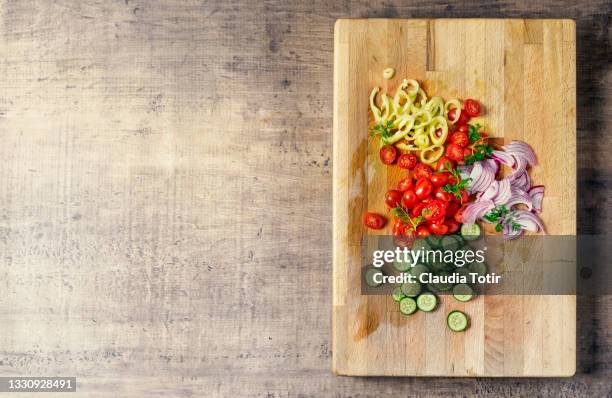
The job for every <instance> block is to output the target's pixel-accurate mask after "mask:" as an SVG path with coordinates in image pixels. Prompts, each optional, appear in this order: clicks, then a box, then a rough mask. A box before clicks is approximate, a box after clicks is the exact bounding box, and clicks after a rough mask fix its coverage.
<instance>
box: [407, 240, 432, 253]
mask: <svg viewBox="0 0 612 398" xmlns="http://www.w3.org/2000/svg"><path fill="white" fill-rule="evenodd" d="M410 250H412V251H415V252H416V251H419V250H423V251H426V250H431V247H430V246H429V244H428V243H427V240H425V239H417V240H415V241H414V242H413V243H412V249H410Z"/></svg>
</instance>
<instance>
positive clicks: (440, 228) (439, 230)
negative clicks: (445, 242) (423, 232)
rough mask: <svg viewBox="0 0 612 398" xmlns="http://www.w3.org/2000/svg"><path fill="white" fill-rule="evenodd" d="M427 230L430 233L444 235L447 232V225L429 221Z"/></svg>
mask: <svg viewBox="0 0 612 398" xmlns="http://www.w3.org/2000/svg"><path fill="white" fill-rule="evenodd" d="M429 230H430V231H431V233H432V234H436V235H445V234H446V233H447V232H448V225H446V224H443V223H429Z"/></svg>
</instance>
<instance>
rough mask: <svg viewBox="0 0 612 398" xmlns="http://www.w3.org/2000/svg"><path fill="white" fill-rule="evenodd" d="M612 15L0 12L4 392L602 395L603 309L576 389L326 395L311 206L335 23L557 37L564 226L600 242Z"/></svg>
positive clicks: (370, 385) (602, 305) (429, 7)
mask: <svg viewBox="0 0 612 398" xmlns="http://www.w3.org/2000/svg"><path fill="white" fill-rule="evenodd" d="M609 12H610V7H609V2H607V1H603V0H598V1H589V2H581V3H580V4H579V3H578V2H575V1H557V0H547V1H542V2H533V1H529V2H524V3H522V2H517V1H493V0H490V1H483V2H480V3H479V4H477V5H476V4H475V3H473V2H465V1H461V2H458V1H457V2H453V1H451V2H447V1H438V0H433V1H432V0H427V1H425V0H415V1H411V2H399V1H397V2H396V1H382V0H380V1H379V0H368V1H343V2H329V1H325V2H322V1H317V0H315V1H312V2H302V1H284V2H273V1H262V2H253V1H248V2H247V1H240V2H228V1H206V2H202V1H191V0H187V1H174V0H165V1H156V2H145V1H142V0H127V1H126V0H120V1H103V2H102V1H97V2H94V1H80V2H75V1H68V0H58V1H45V0H37V1H28V2H15V1H10V2H9V1H0V21H1V24H0V71H1V72H2V73H0V136H1V137H2V143H1V145H0V159H1V162H0V287H1V294H0V323H1V325H2V327H0V373H1V374H2V375H37V374H38V375H40V374H44V375H46V374H57V375H75V376H77V377H78V389H79V390H78V392H77V393H71V394H66V395H65V396H66V397H81V396H82V397H116V396H121V397H144V396H146V397H175V396H176V397H178V396H181V397H189V396H207V397H225V396H236V395H237V394H238V393H239V394H240V396H244V397H275V398H276V397H288V396H291V397H295V396H303V397H324V396H332V397H357V396H358V397H397V396H416V395H420V396H441V395H444V396H448V395H453V394H457V395H462V396H479V397H482V396H491V397H499V396H517V395H518V396H534V395H538V396H551V397H552V396H554V397H559V396H589V397H600V396H605V395H606V394H607V393H608V391H609V387H610V384H609V380H610V378H611V377H612V373H611V369H612V355H611V353H612V339H611V336H610V334H609V330H610V328H612V316H611V311H612V298H611V297H582V298H579V300H578V326H579V329H578V340H577V344H578V365H579V369H578V374H577V376H575V377H573V378H571V379H527V380H517V379H512V378H510V379H501V380H497V379H487V378H478V379H444V378H442V379H431V378H429V379H426V378H425V379H406V378H347V377H337V376H334V375H332V373H331V372H330V369H329V368H330V363H331V343H330V339H331V314H330V310H329V308H330V304H331V302H332V294H331V291H332V286H331V274H332V267H331V253H332V243H331V228H332V210H331V206H330V203H331V201H332V178H331V175H332V167H333V164H332V162H331V155H332V136H331V130H332V128H331V126H332V109H333V106H334V105H333V101H332V92H333V89H332V80H333V77H332V76H333V67H332V65H333V44H334V43H333V25H334V22H335V20H336V19H337V18H347V17H354V18H356V17H362V18H365V17H391V18H393V17H403V18H412V17H440V18H442V17H480V16H485V15H489V16H497V17H502V16H503V17H539V18H547V17H555V18H576V19H577V26H576V29H577V67H578V70H577V76H578V81H577V92H578V94H579V95H578V107H577V114H578V137H579V139H578V174H579V179H578V181H579V191H580V192H581V193H582V194H581V196H580V197H579V216H578V228H579V231H580V232H582V233H601V232H603V231H606V230H609V229H610V227H612V223H611V218H610V215H611V213H610V201H609V200H607V198H608V197H609V195H610V192H611V191H610V178H609V175H610V174H609V173H610V170H612V167H611V166H612V163H611V161H612V158H611V157H610V155H609V154H610V151H609V149H608V148H610V146H611V145H612V136H611V135H609V134H608V132H609V130H610V128H612V123H611V121H612V120H611V115H610V113H609V111H608V109H609V106H610V93H611V88H610V82H609V74H610V69H609V63H608V60H609V57H610V33H609ZM531 35H532V37H533V39H534V40H536V41H537V40H538V38H539V40H540V41H541V40H542V39H541V37H542V36H541V34H540V35H538V32H535V31H533V32H531ZM532 56H534V57H538V56H540V55H539V54H532ZM296 204H298V205H296ZM533 338H534V339H537V338H538V336H533ZM434 358H435V357H432V359H434ZM428 366H434V367H435V364H433V365H428ZM57 395H58V396H62V395H61V394H57ZM23 396H28V394H24V395H23Z"/></svg>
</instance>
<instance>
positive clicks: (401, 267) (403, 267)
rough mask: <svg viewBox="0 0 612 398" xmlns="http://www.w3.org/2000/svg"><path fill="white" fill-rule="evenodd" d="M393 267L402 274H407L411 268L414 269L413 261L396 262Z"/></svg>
mask: <svg viewBox="0 0 612 398" xmlns="http://www.w3.org/2000/svg"><path fill="white" fill-rule="evenodd" d="M393 266H394V267H395V269H396V270H398V271H400V272H406V271H409V270H410V268H412V262H411V261H405V262H404V261H397V260H396V261H394V262H393Z"/></svg>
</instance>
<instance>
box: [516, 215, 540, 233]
mask: <svg viewBox="0 0 612 398" xmlns="http://www.w3.org/2000/svg"><path fill="white" fill-rule="evenodd" d="M511 216H512V219H513V220H514V222H515V223H517V224H519V225H520V226H521V227H523V229H526V230H527V231H531V232H538V231H540V230H541V231H544V225H542V221H541V220H540V218H539V217H538V216H536V215H535V214H533V213H532V212H530V211H527V210H514V211H513V212H512V213H511Z"/></svg>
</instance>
